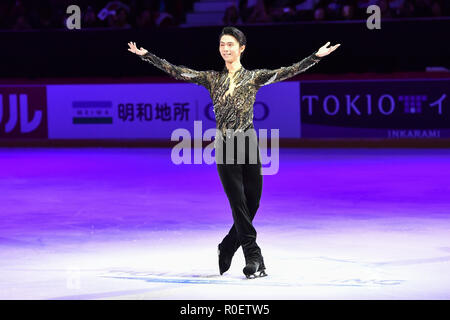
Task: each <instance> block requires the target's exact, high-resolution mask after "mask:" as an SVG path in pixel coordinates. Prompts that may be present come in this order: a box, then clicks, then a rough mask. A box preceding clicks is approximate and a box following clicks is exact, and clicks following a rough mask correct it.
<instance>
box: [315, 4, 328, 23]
mask: <svg viewBox="0 0 450 320" xmlns="http://www.w3.org/2000/svg"><path fill="white" fill-rule="evenodd" d="M325 18H326V16H325V9H324V8H323V7H317V8H316V9H315V10H314V20H316V21H323V20H325Z"/></svg>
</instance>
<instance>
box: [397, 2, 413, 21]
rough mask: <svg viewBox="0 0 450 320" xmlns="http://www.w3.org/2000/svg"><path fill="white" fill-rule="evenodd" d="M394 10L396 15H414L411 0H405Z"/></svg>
mask: <svg viewBox="0 0 450 320" xmlns="http://www.w3.org/2000/svg"><path fill="white" fill-rule="evenodd" d="M395 10H396V16H397V17H403V18H411V17H414V16H415V15H416V13H415V11H414V4H413V3H412V0H405V1H404V2H403V3H402V4H401V5H400V6H399V7H398V8H397V9H395Z"/></svg>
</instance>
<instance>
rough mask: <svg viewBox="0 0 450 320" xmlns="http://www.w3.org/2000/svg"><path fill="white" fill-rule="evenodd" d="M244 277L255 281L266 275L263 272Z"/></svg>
mask: <svg viewBox="0 0 450 320" xmlns="http://www.w3.org/2000/svg"><path fill="white" fill-rule="evenodd" d="M245 276H246V277H247V279H256V278H262V277H267V273H266V272H265V271H260V272H259V274H256V273H253V274H246V275H245Z"/></svg>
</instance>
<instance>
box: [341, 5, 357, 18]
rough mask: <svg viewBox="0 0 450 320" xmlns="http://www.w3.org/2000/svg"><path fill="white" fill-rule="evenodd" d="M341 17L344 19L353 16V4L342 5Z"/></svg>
mask: <svg viewBox="0 0 450 320" xmlns="http://www.w3.org/2000/svg"><path fill="white" fill-rule="evenodd" d="M342 18H343V19H344V20H352V19H354V18H355V6H354V5H352V4H350V3H348V4H344V5H343V7H342Z"/></svg>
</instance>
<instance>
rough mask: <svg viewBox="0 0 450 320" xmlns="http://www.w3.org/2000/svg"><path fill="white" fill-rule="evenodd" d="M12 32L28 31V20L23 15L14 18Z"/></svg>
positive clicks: (29, 27) (29, 26)
mask: <svg viewBox="0 0 450 320" xmlns="http://www.w3.org/2000/svg"><path fill="white" fill-rule="evenodd" d="M12 29H13V30H17V31H21V30H30V29H31V24H30V23H29V22H28V19H27V17H26V16H25V15H23V14H22V15H19V16H18V17H17V18H16V21H15V23H14V25H13V27H12Z"/></svg>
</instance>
